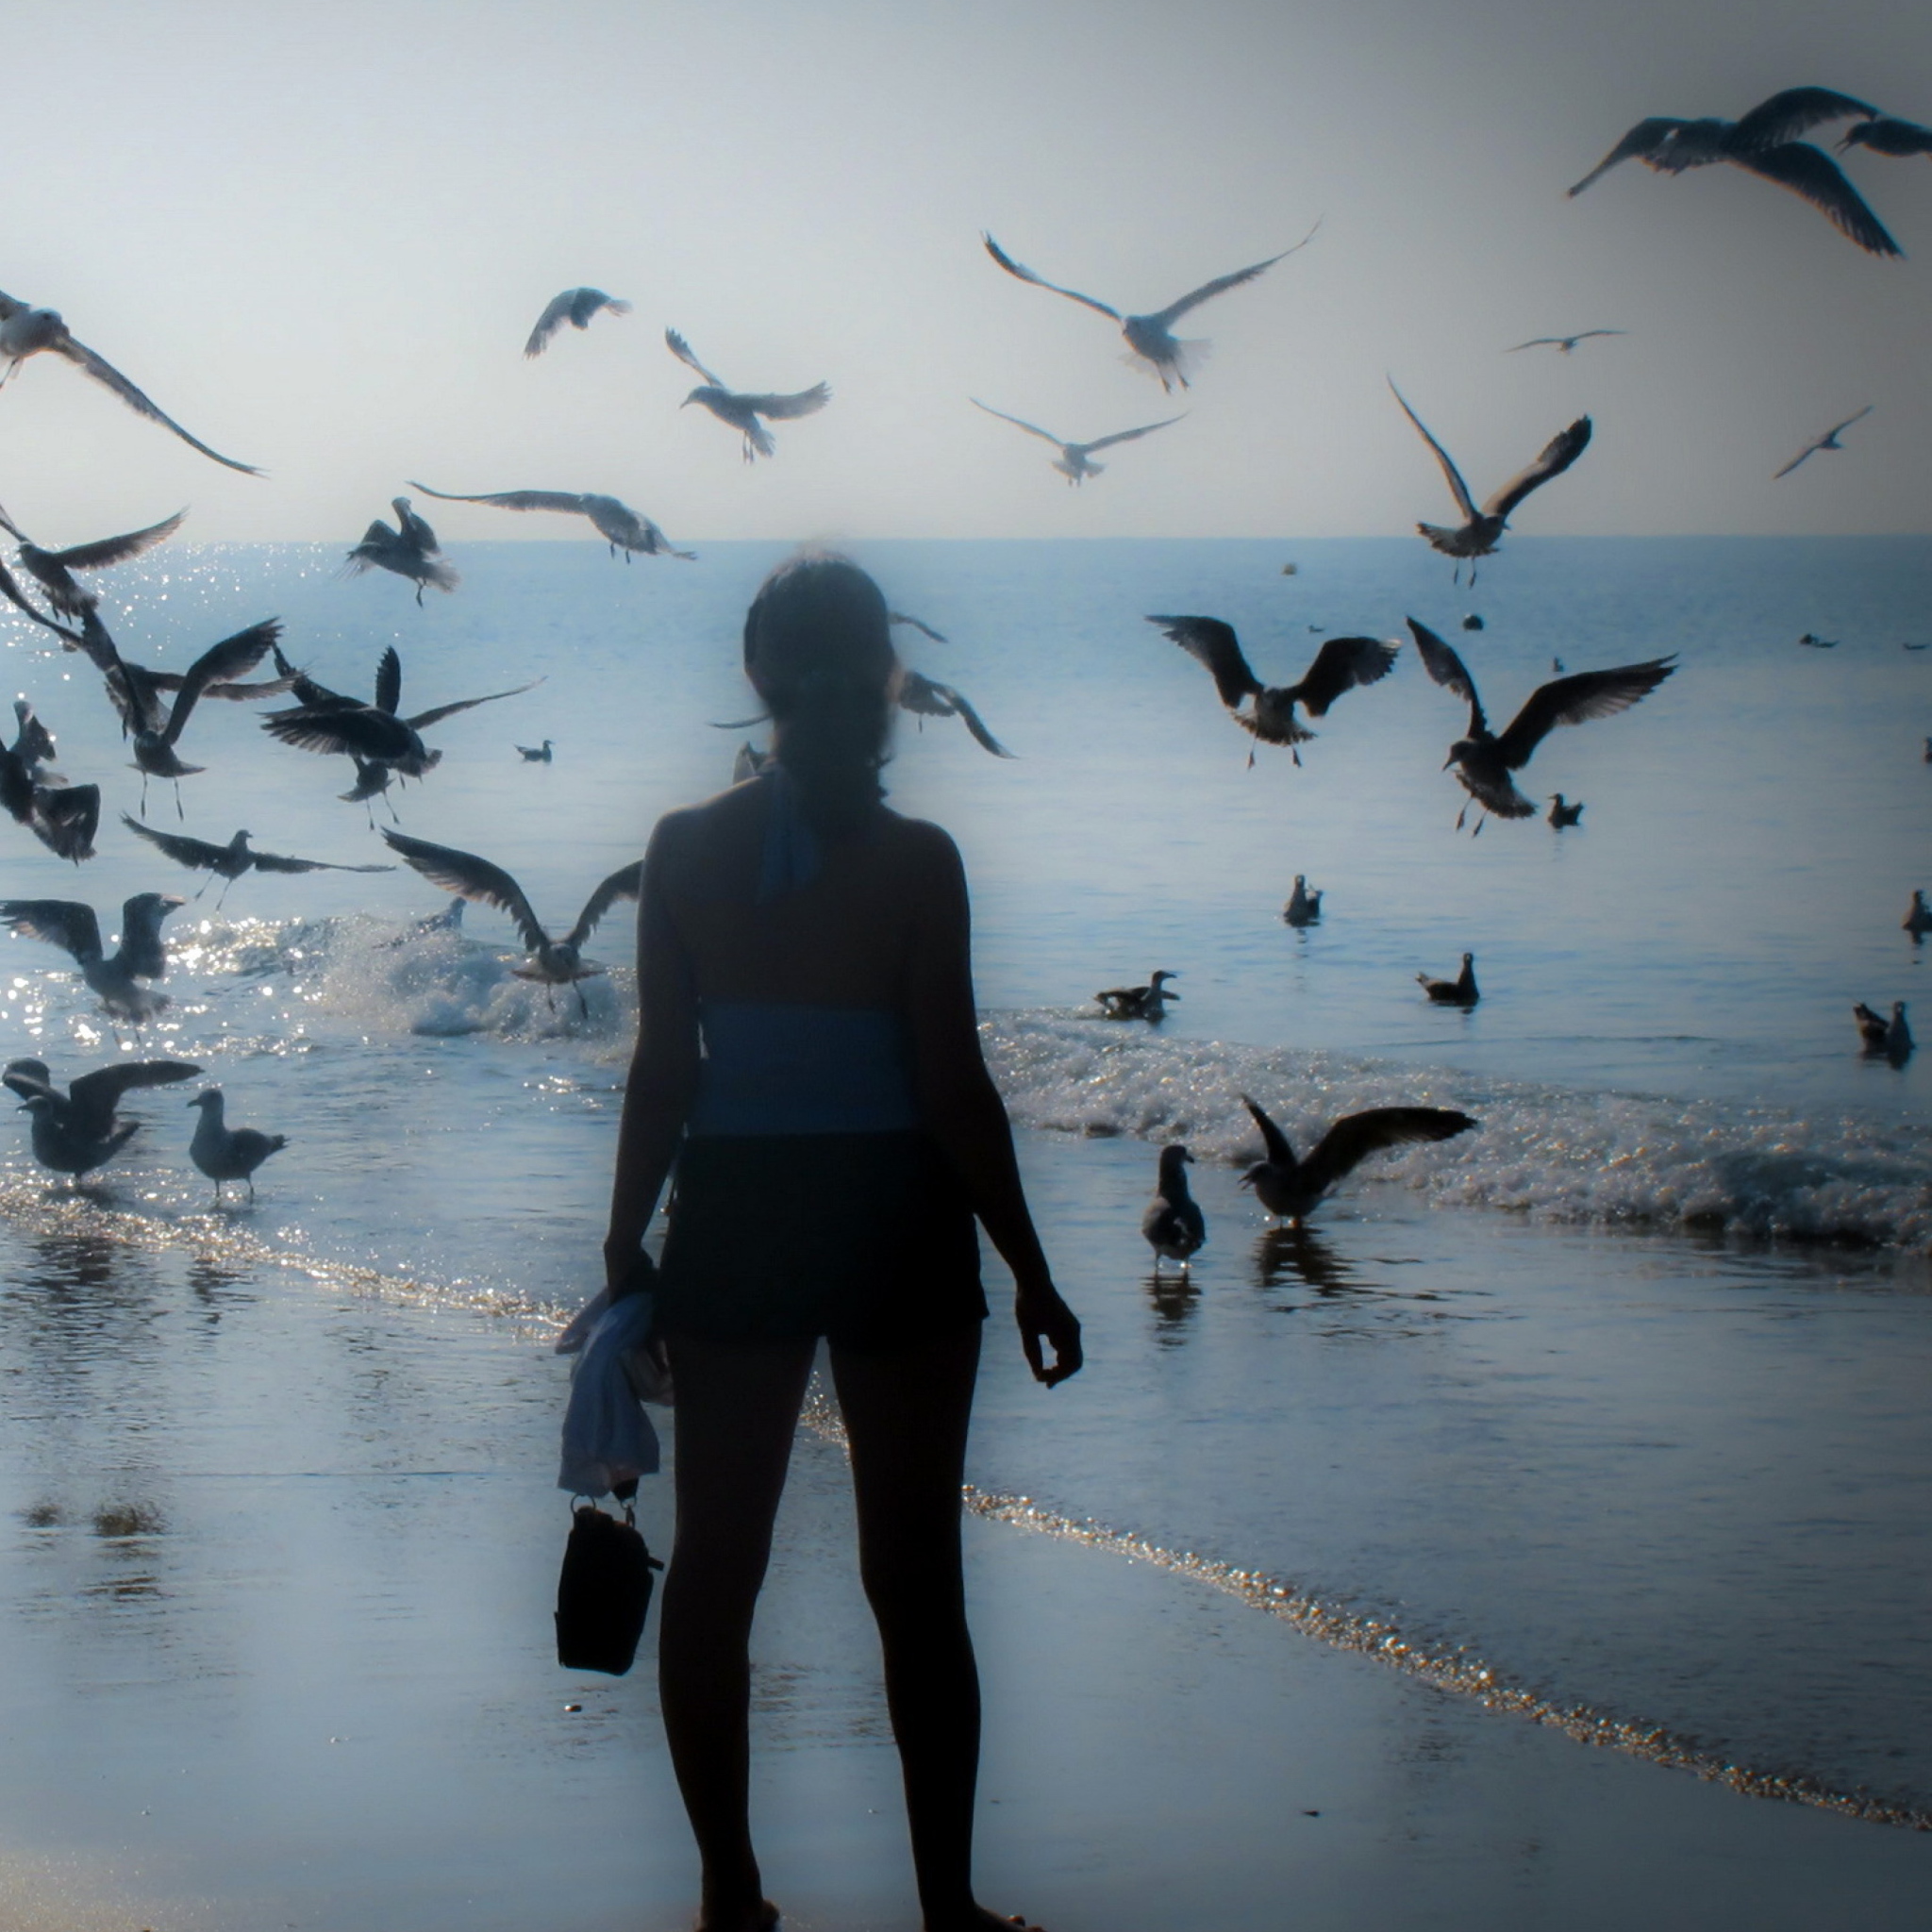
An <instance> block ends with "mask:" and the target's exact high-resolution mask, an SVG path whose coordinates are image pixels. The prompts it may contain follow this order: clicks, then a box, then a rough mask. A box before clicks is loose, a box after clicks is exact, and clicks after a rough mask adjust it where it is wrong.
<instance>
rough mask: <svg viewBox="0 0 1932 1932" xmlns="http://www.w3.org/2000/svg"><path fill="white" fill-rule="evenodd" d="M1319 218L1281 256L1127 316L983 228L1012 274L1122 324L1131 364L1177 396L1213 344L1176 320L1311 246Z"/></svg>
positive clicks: (988, 249)
mask: <svg viewBox="0 0 1932 1932" xmlns="http://www.w3.org/2000/svg"><path fill="white" fill-rule="evenodd" d="M1320 226H1321V223H1320V222H1317V223H1316V224H1315V227H1314V228H1310V229H1309V230H1308V232H1307V234H1306V235H1304V236H1303V237H1302V239H1301V240H1300V241H1299V242H1296V243H1295V244H1294V247H1293V248H1284V249H1283V250H1282V251H1281V253H1280V254H1279V255H1271V256H1270V257H1269V258H1268V259H1267V260H1266V261H1257V262H1255V263H1253V264H1252V265H1251V266H1249V267H1247V268H1238V269H1236V270H1235V271H1234V273H1233V274H1232V275H1217V276H1215V278H1214V279H1213V280H1212V281H1211V282H1203V283H1202V284H1201V286H1200V287H1199V288H1198V289H1195V290H1193V291H1191V293H1189V294H1186V295H1183V296H1182V297H1181V298H1180V300H1179V301H1177V302H1170V303H1169V304H1168V306H1167V307H1166V308H1161V309H1157V310H1156V311H1155V312H1154V313H1153V314H1151V315H1123V314H1122V313H1121V311H1120V310H1119V309H1118V308H1110V307H1109V306H1108V304H1107V303H1105V302H1098V301H1095V300H1094V298H1093V297H1092V296H1091V295H1083V294H1081V293H1080V292H1079V291H1078V290H1076V289H1065V288H1062V287H1061V286H1060V285H1059V283H1058V282H1050V281H1048V280H1047V279H1046V277H1045V276H1044V275H1036V274H1035V273H1034V272H1033V270H1031V269H1030V268H1024V267H1023V266H1022V265H1021V264H1020V263H1019V262H1017V261H1015V260H1014V259H1013V258H1012V257H1011V256H1010V255H1008V253H1007V252H1006V250H1005V249H1004V248H1002V247H1001V246H1000V244H999V243H998V242H995V241H994V240H993V239H992V237H991V235H988V234H984V233H982V234H981V236H980V238H979V239H980V240H981V241H982V242H984V243H985V244H986V252H987V253H988V254H989V255H990V256H991V257H992V258H993V259H994V260H995V261H996V262H998V263H999V265H1000V266H1001V267H1002V268H1003V269H1005V270H1006V272H1007V273H1008V275H1014V276H1016V277H1018V279H1019V280H1021V281H1023V282H1031V283H1032V284H1033V286H1034V287H1035V288H1036V289H1045V290H1047V291H1050V292H1051V293H1053V294H1056V295H1064V296H1065V297H1066V298H1067V300H1068V301H1070V302H1078V303H1081V304H1083V305H1084V306H1085V307H1087V308H1092V309H1097V310H1098V311H1099V313H1101V314H1102V315H1105V316H1108V317H1110V318H1111V319H1112V320H1113V321H1115V322H1117V323H1119V324H1120V325H1121V335H1122V337H1123V339H1124V341H1125V342H1126V345H1127V348H1128V350H1129V352H1130V353H1129V354H1128V356H1127V358H1126V359H1127V361H1128V363H1129V364H1131V365H1132V366H1133V367H1135V368H1138V369H1143V370H1145V371H1146V372H1147V373H1148V374H1149V375H1152V376H1154V377H1155V378H1156V379H1157V380H1158V382H1159V384H1160V387H1161V388H1162V389H1163V390H1164V391H1167V393H1168V394H1170V395H1172V394H1173V392H1174V387H1175V385H1176V384H1178V385H1179V386H1180V387H1181V388H1182V389H1186V388H1188V387H1189V376H1190V375H1191V373H1195V372H1197V371H1198V367H1199V364H1200V363H1201V362H1202V360H1203V359H1205V358H1206V356H1207V354H1208V346H1209V345H1208V342H1207V341H1181V340H1180V339H1179V338H1178V337H1177V336H1175V335H1174V324H1175V323H1177V322H1178V321H1179V320H1180V319H1181V317H1182V316H1184V315H1185V314H1187V313H1188V311H1189V310H1190V309H1191V308H1199V307H1200V305H1201V304H1202V303H1203V302H1208V301H1211V300H1212V299H1213V298H1214V297H1215V296H1216V295H1224V294H1225V293H1226V292H1227V291H1228V290H1230V289H1238V288H1240V287H1241V284H1242V283H1243V282H1252V281H1253V280H1254V279H1255V277H1256V276H1257V275H1260V274H1262V273H1263V272H1264V271H1266V270H1268V269H1271V268H1273V267H1274V264H1275V263H1276V262H1277V261H1285V260H1286V259H1287V258H1288V257H1290V256H1291V255H1293V254H1295V253H1296V252H1297V251H1298V250H1300V249H1303V248H1306V247H1307V245H1308V243H1309V242H1312V241H1313V240H1314V239H1315V228H1319V227H1320Z"/></svg>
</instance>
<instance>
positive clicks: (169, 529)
mask: <svg viewBox="0 0 1932 1932" xmlns="http://www.w3.org/2000/svg"><path fill="white" fill-rule="evenodd" d="M187 514H188V512H187V511H186V510H185V509H178V510H176V511H175V514H174V515H173V516H171V517H166V518H164V519H163V520H162V521H161V522H160V523H158V524H150V525H148V526H147V528H146V529H144V530H129V531H128V532H127V533H126V534H125V536H120V537H102V538H100V539H98V540H97V541H94V542H92V543H75V544H71V545H69V547H68V548H67V549H65V550H42V548H41V546H40V545H39V544H38V543H36V542H34V541H32V540H31V539H30V538H28V537H27V536H26V535H25V533H24V532H23V531H22V530H21V528H20V526H19V525H17V524H16V523H15V522H14V521H13V519H12V518H11V517H9V516H8V514H7V512H6V511H5V510H4V509H0V529H4V530H5V531H6V532H7V534H8V536H9V537H11V538H12V539H13V541H15V542H16V543H18V544H19V545H20V565H21V568H22V569H23V570H24V571H25V572H26V573H27V575H29V576H31V577H32V578H33V579H34V580H35V581H36V582H37V583H38V584H39V585H40V586H41V588H42V590H43V591H45V592H46V593H47V604H48V608H50V609H52V610H53V611H54V612H55V613H56V614H57V615H58V616H61V617H76V618H77V617H81V616H84V615H85V614H86V613H87V612H88V611H90V610H92V608H94V606H95V605H97V604H98V603H99V602H100V599H99V598H98V597H96V596H95V595H94V593H93V592H92V591H90V590H88V589H87V588H86V587H85V586H84V585H83V584H82V583H81V582H80V581H79V580H78V579H77V578H76V577H75V575H74V573H75V571H77V570H105V569H107V568H108V565H109V564H115V563H125V562H127V561H128V559H129V558H136V557H139V556H140V555H141V554H142V552H143V551H145V550H152V549H153V548H154V547H155V545H156V544H157V543H164V542H166V541H167V540H168V539H169V538H170V537H172V536H173V535H174V534H175V531H176V530H178V529H179V528H180V527H181V524H182V520H183V518H185V517H186V516H187Z"/></svg>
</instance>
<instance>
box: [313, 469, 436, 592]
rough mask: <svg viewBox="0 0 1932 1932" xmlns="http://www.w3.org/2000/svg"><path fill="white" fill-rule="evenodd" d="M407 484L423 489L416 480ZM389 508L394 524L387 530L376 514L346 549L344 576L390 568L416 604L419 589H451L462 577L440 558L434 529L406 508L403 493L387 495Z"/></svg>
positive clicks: (407, 506) (432, 493)
mask: <svg viewBox="0 0 1932 1932" xmlns="http://www.w3.org/2000/svg"><path fill="white" fill-rule="evenodd" d="M410 487H411V488H412V489H416V490H421V489H422V488H423V486H422V485H421V484H420V483H417V484H413V485H411V486H410ZM435 494H436V491H433V490H431V491H425V495H429V496H434V495H435ZM390 508H391V509H392V510H394V511H395V513H396V527H395V528H394V529H391V528H390V526H389V525H387V524H386V523H384V522H383V520H382V519H381V518H380V517H377V518H376V520H375V522H374V523H373V524H371V525H370V526H369V527H368V528H367V529H366V530H364V531H363V532H362V541H361V542H359V543H358V544H357V545H356V547H355V548H354V549H353V550H351V551H350V552H349V555H348V558H347V560H346V562H344V564H343V566H342V570H343V573H344V575H348V576H360V575H362V574H363V572H364V571H371V570H386V571H392V572H393V573H394V574H395V575H397V576H399V577H407V578H408V580H409V581H410V582H411V583H412V584H414V585H415V586H416V602H417V604H418V605H419V606H420V605H421V604H422V602H423V592H424V591H426V590H427V589H428V588H429V587H430V586H431V585H432V584H433V585H434V586H435V587H436V589H438V590H439V591H454V590H455V589H456V587H457V586H458V584H459V583H461V582H462V578H461V577H459V576H458V575H457V574H456V571H455V570H454V569H453V568H452V567H451V566H450V565H449V564H447V563H445V562H444V561H443V560H442V555H441V552H442V546H441V544H440V543H439V542H438V541H436V532H435V531H434V530H432V529H431V528H430V527H429V525H428V524H427V523H426V522H425V520H424V519H423V518H422V517H419V516H418V515H417V514H416V512H415V511H414V510H413V509H411V508H409V499H408V497H407V496H392V497H391V498H390Z"/></svg>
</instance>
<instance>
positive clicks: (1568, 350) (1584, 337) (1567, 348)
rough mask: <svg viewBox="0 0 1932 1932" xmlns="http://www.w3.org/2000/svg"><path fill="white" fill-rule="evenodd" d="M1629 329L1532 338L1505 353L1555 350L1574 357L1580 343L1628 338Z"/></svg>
mask: <svg viewBox="0 0 1932 1932" xmlns="http://www.w3.org/2000/svg"><path fill="white" fill-rule="evenodd" d="M1629 333H1630V331H1629V330H1628V329H1627V328H1586V329H1579V330H1578V331H1577V333H1576V334H1575V335H1574V336H1531V337H1530V339H1529V340H1528V341H1526V342H1516V343H1514V344H1512V345H1511V346H1510V347H1509V348H1507V349H1505V350H1504V351H1503V353H1504V355H1506V356H1513V355H1515V353H1516V351H1517V350H1518V349H1544V348H1548V349H1555V350H1557V351H1558V352H1559V353H1560V354H1562V355H1565V356H1569V355H1574V353H1575V350H1576V345H1577V343H1578V342H1587V341H1590V339H1591V337H1592V336H1627V335H1628V334H1629Z"/></svg>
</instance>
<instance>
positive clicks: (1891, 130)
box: [1838, 114, 1932, 159]
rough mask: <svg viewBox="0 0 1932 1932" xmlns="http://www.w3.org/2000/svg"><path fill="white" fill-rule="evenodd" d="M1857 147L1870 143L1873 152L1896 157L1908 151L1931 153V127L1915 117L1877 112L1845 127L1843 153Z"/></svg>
mask: <svg viewBox="0 0 1932 1932" xmlns="http://www.w3.org/2000/svg"><path fill="white" fill-rule="evenodd" d="M1854 147H1868V148H1870V149H1871V150H1872V152H1873V153H1874V154H1876V155H1890V156H1892V157H1893V158H1896V159H1903V158H1905V157H1906V156H1907V155H1932V127H1921V126H1920V125H1919V124H1918V123H1917V122H1916V121H1898V120H1894V119H1893V118H1892V117H1891V116H1890V114H1878V115H1874V117H1873V118H1872V119H1871V120H1870V121H1860V122H1858V123H1857V125H1856V126H1852V127H1847V128H1846V129H1845V131H1844V138H1843V139H1842V140H1841V141H1840V142H1839V144H1838V151H1839V153H1840V154H1843V153H1844V152H1845V150H1846V149H1847V148H1854Z"/></svg>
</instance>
